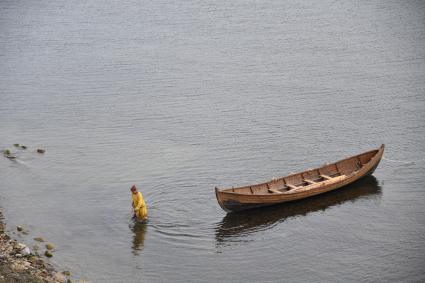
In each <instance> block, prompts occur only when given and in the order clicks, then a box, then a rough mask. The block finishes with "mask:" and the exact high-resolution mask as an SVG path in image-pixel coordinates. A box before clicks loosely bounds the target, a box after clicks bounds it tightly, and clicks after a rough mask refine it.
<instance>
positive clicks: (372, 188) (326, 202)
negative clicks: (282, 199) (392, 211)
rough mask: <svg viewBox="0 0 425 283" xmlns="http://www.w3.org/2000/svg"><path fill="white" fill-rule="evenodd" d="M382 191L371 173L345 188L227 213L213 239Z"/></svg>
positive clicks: (230, 237) (263, 228)
mask: <svg viewBox="0 0 425 283" xmlns="http://www.w3.org/2000/svg"><path fill="white" fill-rule="evenodd" d="M380 195H381V187H380V186H379V184H378V181H377V180H376V178H375V177H374V176H372V175H370V176H367V177H364V178H362V179H360V180H358V181H356V182H355V183H353V184H351V185H348V186H346V187H345V188H342V189H339V190H335V191H331V192H328V193H325V194H322V195H318V196H314V197H310V198H306V199H303V200H300V201H295V202H287V203H284V204H281V205H276V206H270V207H264V208H259V209H252V210H245V211H241V212H235V213H228V214H227V215H226V216H225V217H224V218H223V220H222V221H221V222H220V223H219V224H218V226H217V228H216V234H215V236H216V241H217V244H218V245H219V244H220V243H224V242H226V241H227V240H229V241H231V240H232V238H234V237H238V236H243V235H247V234H249V233H253V232H256V231H261V230H267V229H269V228H271V227H273V226H274V225H275V224H277V223H279V222H283V221H284V220H285V219H287V218H290V217H295V216H303V215H307V214H308V213H311V212H315V211H321V210H322V211H324V210H326V209H327V208H329V207H332V206H335V205H338V204H342V203H344V202H348V201H351V202H355V201H357V200H359V199H363V198H369V197H373V196H375V197H376V196H380Z"/></svg>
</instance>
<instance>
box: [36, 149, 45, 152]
mask: <svg viewBox="0 0 425 283" xmlns="http://www.w3.org/2000/svg"><path fill="white" fill-rule="evenodd" d="M37 152H38V153H45V152H46V151H45V150H44V149H41V148H39V149H37Z"/></svg>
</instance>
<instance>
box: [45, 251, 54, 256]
mask: <svg viewBox="0 0 425 283" xmlns="http://www.w3.org/2000/svg"><path fill="white" fill-rule="evenodd" d="M44 255H45V256H47V257H52V256H53V254H52V253H51V252H49V251H45V252H44Z"/></svg>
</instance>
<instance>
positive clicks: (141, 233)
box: [130, 221, 147, 255]
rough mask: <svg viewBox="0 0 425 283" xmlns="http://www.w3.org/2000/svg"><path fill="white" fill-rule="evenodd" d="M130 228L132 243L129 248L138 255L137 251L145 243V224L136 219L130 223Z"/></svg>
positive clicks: (141, 248) (140, 249)
mask: <svg viewBox="0 0 425 283" xmlns="http://www.w3.org/2000/svg"><path fill="white" fill-rule="evenodd" d="M130 229H131V231H132V232H133V245H132V246H131V249H132V250H133V254H134V255H139V252H140V251H142V250H143V247H144V244H145V236H146V231H147V224H146V223H141V222H137V221H136V222H134V223H132V224H131V225H130Z"/></svg>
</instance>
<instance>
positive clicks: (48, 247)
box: [46, 243, 55, 250]
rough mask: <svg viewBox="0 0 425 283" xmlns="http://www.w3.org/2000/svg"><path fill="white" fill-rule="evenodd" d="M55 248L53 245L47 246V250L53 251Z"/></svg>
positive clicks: (48, 244)
mask: <svg viewBox="0 0 425 283" xmlns="http://www.w3.org/2000/svg"><path fill="white" fill-rule="evenodd" d="M54 248H55V246H54V245H53V244H52V243H47V244H46V249H48V250H53V249H54Z"/></svg>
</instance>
